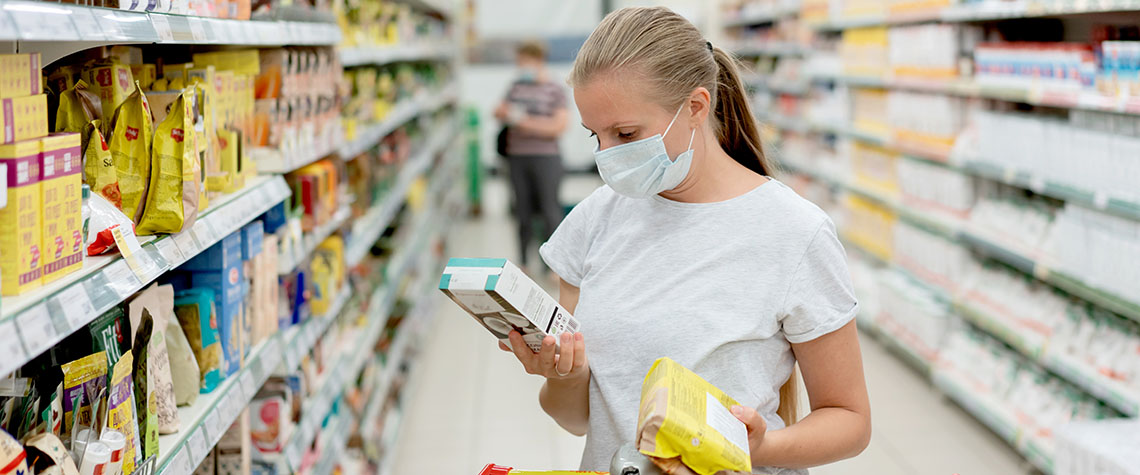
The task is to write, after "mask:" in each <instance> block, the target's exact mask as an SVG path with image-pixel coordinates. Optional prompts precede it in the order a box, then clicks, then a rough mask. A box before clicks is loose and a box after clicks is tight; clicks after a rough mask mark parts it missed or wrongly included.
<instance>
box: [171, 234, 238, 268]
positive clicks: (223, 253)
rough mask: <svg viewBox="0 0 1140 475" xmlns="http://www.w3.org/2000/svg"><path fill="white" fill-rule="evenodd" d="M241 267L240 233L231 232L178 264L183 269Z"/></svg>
mask: <svg viewBox="0 0 1140 475" xmlns="http://www.w3.org/2000/svg"><path fill="white" fill-rule="evenodd" d="M232 266H238V267H241V233H240V232H235V233H231V234H230V235H229V236H226V237H224V238H222V240H221V241H218V242H217V243H216V244H214V245H213V246H210V248H209V249H206V250H205V251H203V252H202V253H201V254H198V255H197V256H194V257H193V258H192V259H190V260H189V261H186V263H185V264H182V265H181V266H179V268H178V269H179V270H184V271H217V270H220V269H222V268H227V267H232Z"/></svg>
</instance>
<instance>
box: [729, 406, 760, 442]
mask: <svg viewBox="0 0 1140 475" xmlns="http://www.w3.org/2000/svg"><path fill="white" fill-rule="evenodd" d="M732 415H734V416H736V418H737V419H739V420H740V422H743V423H744V426H745V427H747V428H748V449H749V453H752V454H755V453H757V452H758V451H759V450H760V443H761V442H763V441H764V434H765V433H767V432H768V422H767V421H765V420H764V418H763V417H761V416H760V413H759V412H756V409H753V408H751V407H747V406H732Z"/></svg>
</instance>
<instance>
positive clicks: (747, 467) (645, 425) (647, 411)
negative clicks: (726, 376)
mask: <svg viewBox="0 0 1140 475" xmlns="http://www.w3.org/2000/svg"><path fill="white" fill-rule="evenodd" d="M737 404H738V403H737V402H736V401H735V400H734V399H732V398H731V397H729V396H728V395H727V394H725V393H724V392H722V391H721V390H720V389H717V387H716V386H713V385H712V384H710V383H709V382H708V381H705V380H704V379H702V378H701V377H700V376H697V374H696V373H694V372H692V371H689V370H688V369H687V368H685V367H684V366H681V365H680V364H679V363H677V362H676V361H673V360H671V359H669V358H659V359H658V360H657V361H656V362H654V363H653V367H651V368H650V369H649V374H647V375H645V380H644V381H643V382H642V383H641V412H640V416H639V417H638V423H637V450H639V451H640V452H641V453H643V454H645V455H648V456H651V457H657V458H661V459H675V458H678V457H679V458H680V459H681V461H682V462H684V464H685V465H686V466H688V467H689V468H690V469H692V470H693V471H694V472H696V473H697V474H698V475H713V474H715V473H718V472H722V471H727V472H744V473H751V472H752V459H751V456H750V455H749V449H748V432H747V429H746V428H745V426H744V423H742V422H740V421H739V420H738V419H736V417H735V416H733V415H732V413H731V412H730V409H731V408H732V406H735V405H737Z"/></svg>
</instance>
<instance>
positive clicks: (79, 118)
mask: <svg viewBox="0 0 1140 475" xmlns="http://www.w3.org/2000/svg"><path fill="white" fill-rule="evenodd" d="M102 107H103V105H102V102H101V101H100V100H99V95H98V94H95V93H94V92H91V91H90V90H88V89H87V83H86V82H84V81H83V80H82V79H81V80H79V81H78V82H76V83H75V85H74V86H72V87H71V88H69V89H67V90H66V91H63V93H62V94H60V95H59V109H57V112H56V114H55V131H56V132H76V133H79V132H83V128H84V127H86V126H87V124H89V123H91V121H93V120H98V119H99V118H100V117H101V116H102V113H103V109H102Z"/></svg>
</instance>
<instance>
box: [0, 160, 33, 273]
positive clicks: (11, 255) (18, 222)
mask: <svg viewBox="0 0 1140 475" xmlns="http://www.w3.org/2000/svg"><path fill="white" fill-rule="evenodd" d="M40 147H41V141H40V140H38V139H35V140H24V141H21V142H16V143H13V144H7V145H0V164H3V165H6V166H7V167H8V170H7V175H6V176H5V177H4V178H5V179H6V180H8V206H5V207H4V208H3V209H0V294H3V295H19V294H21V293H23V292H25V291H28V290H32V289H35V288H38V287H39V286H40V284H41V275H42V272H43V256H42V253H41V249H40V245H41V239H40V235H41V233H42V230H43V215H42V214H41V212H42V208H41V207H40Z"/></svg>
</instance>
